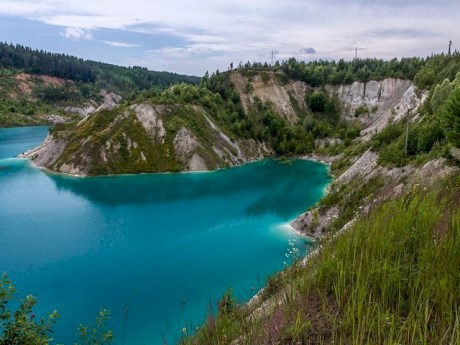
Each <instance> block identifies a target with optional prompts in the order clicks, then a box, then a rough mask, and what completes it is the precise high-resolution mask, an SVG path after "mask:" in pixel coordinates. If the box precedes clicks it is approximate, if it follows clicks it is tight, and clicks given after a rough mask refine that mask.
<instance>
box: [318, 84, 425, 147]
mask: <svg viewBox="0 0 460 345" xmlns="http://www.w3.org/2000/svg"><path fill="white" fill-rule="evenodd" d="M326 89H327V91H328V92H329V93H330V94H332V95H335V96H337V98H338V99H339V101H340V103H341V105H342V117H343V118H344V119H346V120H359V121H360V122H361V124H362V126H363V128H364V129H363V131H362V132H361V136H362V140H369V139H370V138H371V137H372V135H373V134H375V133H377V132H379V131H380V130H381V129H382V128H383V127H385V126H386V124H387V123H388V121H390V120H394V121H398V120H400V119H401V117H402V116H404V115H405V114H406V113H407V111H408V110H412V111H417V108H418V107H419V105H420V104H421V103H422V102H423V101H424V100H425V99H426V97H427V96H428V94H427V93H426V92H421V93H417V92H416V90H415V86H414V84H413V82H412V81H410V80H401V79H393V78H388V79H384V80H381V81H375V80H371V81H369V82H368V83H360V82H354V83H353V84H351V85H341V86H328V87H327V88H326ZM358 108H361V109H367V112H363V113H361V114H357V109H358Z"/></svg>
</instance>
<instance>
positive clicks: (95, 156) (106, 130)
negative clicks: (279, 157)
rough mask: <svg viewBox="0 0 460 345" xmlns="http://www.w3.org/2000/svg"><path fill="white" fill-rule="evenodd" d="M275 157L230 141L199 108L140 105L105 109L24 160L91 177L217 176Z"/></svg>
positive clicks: (248, 142) (255, 145) (250, 143)
mask: <svg viewBox="0 0 460 345" xmlns="http://www.w3.org/2000/svg"><path fill="white" fill-rule="evenodd" d="M184 114H186V115H184ZM271 154H272V152H271V150H270V149H269V148H267V147H266V146H265V145H264V144H263V143H260V142H257V141H255V140H252V139H239V138H230V133H229V134H226V132H225V130H224V129H223V128H220V127H219V126H218V125H217V124H216V123H215V122H214V121H213V119H212V116H211V115H210V114H209V113H207V111H206V110H205V109H204V108H201V107H199V106H195V105H193V106H192V105H164V104H156V105H152V104H149V103H139V104H133V105H131V106H124V107H116V108H113V109H112V110H109V109H101V110H99V111H97V112H96V113H94V114H92V115H89V116H87V117H85V118H84V119H82V120H81V121H80V122H79V123H78V124H77V125H76V126H74V127H69V128H67V129H65V128H64V129H62V130H55V131H53V133H52V134H51V135H50V136H49V137H48V138H47V139H46V141H45V142H44V143H43V144H42V145H41V146H39V147H38V148H35V149H33V150H30V151H28V152H26V153H24V154H23V157H29V158H30V159H31V160H32V161H33V162H34V164H35V165H37V166H39V167H43V168H46V169H49V170H52V171H56V172H61V173H67V174H72V175H81V176H87V175H107V174H121V173H140V172H163V171H204V170H213V169H217V168H222V167H228V166H233V165H237V164H242V163H245V162H249V161H253V160H257V159H260V158H262V157H266V156H268V155H271Z"/></svg>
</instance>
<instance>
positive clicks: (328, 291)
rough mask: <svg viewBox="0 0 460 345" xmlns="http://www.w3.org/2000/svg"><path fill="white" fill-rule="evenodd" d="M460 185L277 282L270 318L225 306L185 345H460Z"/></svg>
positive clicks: (425, 197)
mask: <svg viewBox="0 0 460 345" xmlns="http://www.w3.org/2000/svg"><path fill="white" fill-rule="evenodd" d="M459 287H460V177H458V176H455V177H450V178H448V179H446V180H443V181H441V182H438V183H437V184H436V185H435V186H434V187H428V188H427V187H422V186H415V187H413V188H412V189H411V190H410V191H409V192H407V193H406V194H405V195H404V196H401V197H399V198H397V199H395V200H390V201H385V202H381V203H379V204H376V205H374V206H373V207H372V210H371V211H370V213H369V214H368V215H366V216H362V217H361V218H360V219H359V220H358V221H357V222H356V223H355V225H354V226H353V227H352V228H351V229H350V230H349V231H348V232H347V233H345V234H343V235H342V236H339V237H337V238H336V239H334V240H332V241H330V242H329V243H328V244H327V245H325V246H324V248H323V250H322V252H321V254H320V255H318V256H316V257H314V258H312V259H311V260H309V261H308V262H307V264H306V265H304V266H302V265H300V264H299V263H297V264H295V265H294V266H293V267H292V268H291V269H290V270H289V271H287V272H284V273H282V274H280V275H278V276H276V277H274V278H272V279H270V280H269V284H268V285H267V288H266V291H265V293H266V295H269V296H271V297H272V302H271V303H270V304H269V306H268V307H267V308H265V312H263V313H252V310H248V308H247V307H238V306H237V305H236V304H235V302H234V301H233V300H232V298H231V297H230V296H228V295H226V296H224V298H223V299H222V301H221V303H220V304H219V308H218V310H219V311H218V313H217V315H209V317H208V319H207V321H206V323H205V325H203V326H202V327H201V328H199V329H198V330H197V332H196V334H195V335H193V336H186V335H184V337H183V339H182V342H181V343H182V344H460V290H459Z"/></svg>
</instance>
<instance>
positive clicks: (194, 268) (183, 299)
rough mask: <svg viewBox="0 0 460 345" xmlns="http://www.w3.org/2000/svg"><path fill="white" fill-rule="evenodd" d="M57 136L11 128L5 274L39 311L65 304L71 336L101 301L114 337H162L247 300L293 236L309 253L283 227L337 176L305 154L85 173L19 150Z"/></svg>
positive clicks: (3, 191) (4, 196)
mask: <svg viewBox="0 0 460 345" xmlns="http://www.w3.org/2000/svg"><path fill="white" fill-rule="evenodd" d="M46 133H47V128H46V127H29V128H12V129H0V271H4V272H7V273H8V275H9V276H10V277H11V279H12V280H13V282H14V284H15V285H16V287H17V289H18V291H19V293H18V297H24V296H25V295H26V294H28V293H32V294H34V295H35V296H37V297H38V300H39V305H38V309H37V312H38V314H39V315H45V313H46V312H49V311H52V310H53V309H58V311H59V313H60V314H61V318H60V319H59V321H58V323H57V324H56V327H55V329H56V334H55V339H56V341H57V342H64V343H66V344H71V343H72V340H75V337H76V333H77V332H76V330H77V327H78V325H79V324H80V323H88V322H91V321H92V320H93V319H94V317H95V315H96V313H97V311H98V310H99V309H100V308H107V309H109V310H110V311H111V312H112V319H111V321H110V327H111V329H112V330H113V331H114V333H115V336H116V340H115V341H114V344H126V345H134V344H136V345H138V344H161V343H162V340H163V339H167V340H168V343H173V342H174V341H175V340H178V339H179V337H180V333H181V330H182V328H183V327H187V329H193V328H194V327H195V325H197V324H199V323H200V322H202V321H203V320H204V319H205V317H206V314H207V310H208V308H209V305H210V304H211V305H213V306H214V305H215V303H216V301H217V300H218V298H219V297H220V296H221V295H222V294H223V292H225V290H226V289H228V288H232V289H233V292H234V295H235V296H236V297H237V299H239V300H242V301H245V300H248V299H249V298H250V297H251V296H253V295H254V294H255V293H256V292H257V290H258V289H259V288H260V287H261V285H262V284H263V282H264V280H265V279H266V277H267V276H268V275H269V274H272V273H274V272H276V271H277V270H280V269H281V268H282V267H283V263H284V262H285V261H286V257H285V254H286V251H287V249H288V247H289V245H288V240H289V239H292V238H298V239H299V241H297V243H301V246H302V250H306V249H307V245H308V244H307V243H306V242H305V239H302V238H299V237H298V236H297V235H296V234H294V233H293V232H291V231H290V230H289V229H287V228H286V227H285V226H284V225H285V224H286V223H287V222H288V221H289V220H292V219H293V218H294V217H295V216H296V215H297V214H298V213H300V212H302V211H304V210H305V209H306V208H307V207H308V206H310V205H312V204H313V203H315V202H316V201H317V200H318V199H319V198H320V197H321V195H322V193H323V190H324V188H325V186H326V185H327V183H329V181H330V179H329V177H328V174H327V168H326V167H325V166H324V165H320V164H316V163H313V162H308V161H301V160H296V161H293V162H292V164H283V163H280V162H278V161H274V160H264V161H260V162H256V163H252V164H248V165H244V166H241V167H237V168H232V169H226V170H220V171H216V172H210V173H188V174H151V175H137V176H117V177H92V178H74V177H69V176H62V175H57V174H49V173H45V172H43V171H41V170H39V169H35V168H33V167H31V165H30V163H29V162H28V161H27V160H24V159H17V158H11V157H13V156H14V155H16V154H18V153H20V152H23V151H25V150H27V149H29V148H31V147H33V146H35V145H37V144H38V143H40V142H41V141H42V140H43V139H44V137H45V136H46ZM124 310H128V314H127V318H124V317H123V315H124V313H123V311H124ZM125 316H126V314H125Z"/></svg>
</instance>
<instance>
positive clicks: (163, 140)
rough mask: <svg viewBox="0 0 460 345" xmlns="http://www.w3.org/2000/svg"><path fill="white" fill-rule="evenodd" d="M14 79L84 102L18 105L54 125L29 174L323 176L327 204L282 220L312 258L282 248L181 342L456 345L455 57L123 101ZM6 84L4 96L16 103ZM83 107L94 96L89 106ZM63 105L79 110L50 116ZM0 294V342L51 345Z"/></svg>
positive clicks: (244, 75) (191, 85) (253, 74)
mask: <svg viewBox="0 0 460 345" xmlns="http://www.w3.org/2000/svg"><path fill="white" fill-rule="evenodd" d="M8 47H10V49H13V48H12V47H11V46H8ZM19 51H21V50H19ZM25 51H27V49H25ZM37 54H38V53H37ZM56 58H57V57H56ZM65 58H66V59H71V60H72V59H74V58H70V57H65ZM69 61H70V60H69ZM72 61H74V60H72ZM75 61H80V60H75ZM80 62H81V61H80ZM69 63H70V62H69ZM81 63H82V66H84V63H83V62H81ZM4 66H5V65H4ZM94 66H99V65H98V64H97V63H95V65H94ZM94 66H93V67H94ZM93 67H91V68H93ZM99 67H101V66H99ZM24 68H25V67H24V65H23V66H22V67H20V66H16V67H15V66H11V65H10V66H6V67H4V68H3V69H2V70H1V71H2V72H1V73H3V74H5V75H7V77H6V78H5V79H0V80H1V81H2V82H4V81H8V80H13V79H14V80H18V78H19V79H20V78H24V77H22V76H23V75H27V78H32V79H33V80H35V81H34V83H35V82H36V83H37V85H38V86H37V90H40V89H43V88H44V89H47V88H51V89H52V90H58V89H59V87H61V86H57V85H56V86H51V85H49V83H52V82H51V81H50V80H55V79H49V78H62V79H58V80H65V81H64V83H67V84H66V85H67V86H65V87H66V89H65V90H72V89H73V88H74V89H75V90H77V91H75V92H77V93H78V92H80V93H79V95H80V96H81V97H83V98H82V99H81V100H83V102H81V103H80V105H75V104H72V105H71V103H65V102H64V103H60V101H59V102H55V101H54V99H53V98H52V97H47V96H46V95H45V96H43V98H38V96H34V97H35V98H33V99H32V98H31V99H30V100H29V101H27V102H31V103H27V102H26V103H24V104H40V107H50V108H47V109H48V110H50V112H48V113H47V114H51V110H53V111H54V110H56V111H59V112H62V113H57V114H56V115H59V114H62V115H60V116H61V117H62V121H59V123H58V124H56V125H55V126H53V127H52V128H51V129H50V134H49V136H48V138H47V139H46V140H45V142H44V143H43V144H42V145H41V146H39V147H37V148H35V149H33V150H31V151H29V152H26V153H25V154H24V156H25V157H29V158H30V159H31V160H32V161H33V162H34V164H35V165H37V166H39V167H44V168H46V169H49V170H52V171H55V172H60V173H68V174H75V175H82V176H93V175H109V174H122V173H150V172H166V171H198V170H200V171H201V170H213V169H217V168H222V167H229V166H234V165H238V164H242V163H245V162H249V161H252V160H257V159H261V158H264V157H308V158H311V159H316V160H321V161H324V162H327V163H328V164H330V171H331V174H332V175H333V176H334V181H333V182H332V184H331V185H330V186H329V188H328V192H327V193H326V195H324V196H323V198H322V199H321V200H320V201H319V202H318V203H317V204H316V205H315V206H313V207H312V208H310V209H308V210H305V213H303V214H301V215H299V216H298V217H297V218H296V219H295V220H293V222H292V223H291V225H292V227H293V228H295V229H296V230H297V231H299V232H302V233H303V234H305V235H307V236H309V237H311V238H312V239H314V240H315V243H316V246H315V249H314V250H312V251H311V252H310V253H309V254H308V256H307V257H305V255H304V254H306V253H300V252H299V251H298V250H297V249H296V248H291V250H289V251H288V253H287V257H288V259H287V260H288V261H289V262H288V265H286V266H287V268H286V269H285V270H284V271H282V272H280V273H278V274H276V275H275V276H272V277H269V278H268V279H267V282H266V285H265V287H264V288H263V289H262V290H261V291H260V292H259V293H258V294H257V295H256V296H255V297H254V298H253V299H252V300H251V301H250V302H248V303H245V302H246V301H236V300H235V299H234V297H233V296H232V294H231V290H229V291H228V292H227V293H225V294H224V295H223V297H222V299H221V301H220V302H219V304H218V306H217V308H216V311H213V308H210V311H209V316H208V318H207V320H206V321H205V322H204V323H203V324H202V325H189V324H186V325H184V332H183V334H182V339H181V341H180V342H181V344H196V345H202V344H232V345H237V344H414V345H415V344H460V293H459V287H460V177H459V172H460V169H459V166H460V54H459V53H458V52H454V53H453V54H448V55H444V54H441V55H433V56H431V57H429V58H426V59H422V58H406V59H401V60H398V59H393V60H390V61H383V60H377V59H355V60H353V61H343V60H340V61H338V62H331V61H314V62H299V61H296V60H295V59H290V60H287V61H284V62H281V63H278V62H277V63H276V64H275V65H273V66H269V65H267V64H260V63H253V64H251V63H247V64H245V65H243V64H240V65H239V66H238V67H237V68H236V69H229V70H228V71H225V72H219V71H217V72H215V73H213V74H212V75H208V73H207V74H206V75H205V76H204V77H203V78H201V79H200V81H199V82H197V80H195V79H192V80H190V79H187V78H188V77H184V78H185V79H180V80H175V81H178V82H177V83H175V82H174V83H173V85H165V84H161V85H160V84H158V85H157V84H156V83H155V82H151V83H147V84H145V85H144V84H142V85H144V86H139V88H136V89H134V92H127V91H128V90H129V89H130V87H127V88H126V89H123V88H116V87H114V88H110V87H108V86H107V87H102V85H101V84H98V80H103V79H98V78H102V75H105V74H104V73H102V72H101V71H99V72H97V71H98V69H97V68H96V74H95V77H94V78H95V79H94V80H91V81H89V84H88V83H87V82H88V81H87V80H74V81H71V80H72V79H70V77H68V76H67V77H64V76H62V75H59V76H56V75H54V74H51V75H48V76H47V75H46V74H44V73H48V72H49V71H42V70H40V71H35V72H34V71H33V70H25V69H24ZM110 68H113V69H116V68H117V67H114V66H111V67H110ZM122 71H124V72H123V73H127V74H126V75H125V77H126V78H128V79H129V75H130V73H133V69H122ZM56 73H57V72H56ZM98 73H102V74H98ZM120 73H121V72H120ZM142 73H150V72H142ZM110 75H111V72H108V70H107V74H106V77H105V78H107V79H104V80H110V78H109V76H110ZM115 75H118V76H120V74H119V72H116V73H115V74H114V78H115ZM18 76H20V77H18ZM98 76H99V77H98ZM66 78H68V79H66ZM180 78H182V77H180ZM122 79H123V80H125V78H122ZM47 80H48V81H47ZM131 80H132V82H133V83H134V84H136V83H137V81H136V80H137V79H135V78H134V79H131ZM125 81H126V80H125ZM47 83H48V84H47ZM81 83H83V84H81ZM128 84H129V83H128ZM128 84H126V85H128ZM166 84H167V83H166ZM5 85H6V84H2V88H1V89H0V92H2V93H4V94H7V93H8V92H10V90H19V89H17V86H11V85H12V84H11V85H10V84H8V85H9V86H5ZM84 85H89V86H90V90H89V94H88V95H90V96H88V97H89V98H86V97H85V96H84V95H83V92H84V91H82V90H84V89H85V88H84ZM107 85H110V83H109V84H107ZM78 90H79V91H78ZM123 90H124V91H123ZM37 92H38V91H37ZM66 92H67V91H66ZM85 92H86V91H85ZM23 95H24V93H23V92H22V93H21V92H19V91H18V95H17V100H16V101H17V102H19V103H20V102H21V101H20V99H21V97H23ZM94 95H99V96H94ZM80 96H78V97H80ZM93 96H94V97H95V98H94V99H97V97H102V99H100V104H98V107H97V108H98V109H96V105H93V103H91V102H93V98H92V97H93ZM76 97H77V96H76ZM78 97H77V98H78ZM10 98H11V97H10ZM10 98H5V96H3V98H1V99H2V101H3V102H10V100H9V99H10ZM87 99H89V100H90V101H88V102H86V100H87ZM16 101H14V102H16ZM11 102H13V101H11ZM34 102H38V103H34ZM66 102H67V101H66ZM69 102H70V101H69ZM94 102H96V101H94ZM19 103H18V104H19ZM14 104H16V103H14ZM82 104H83V108H82ZM85 104H86V105H85ZM90 105H91V106H92V107H93V108H94V109H93V108H92V111H89V112H85V111H84V109H86V108H84V107H85V106H86V107H89V106H90ZM65 107H74V108H78V109H80V110H82V111H80V112H79V111H75V112H74V113H73V115H71V116H70V115H69V116H67V117H65V116H64V115H65V114H67V113H65V114H64V112H66V111H68V110H65ZM2 109H3V108H2ZM67 109H69V108H67ZM40 114H41V113H40ZM15 116H16V113H11V112H10V113H8V112H4V110H1V112H0V119H12V118H13V117H14V118H15V119H19V117H15ZM22 116H32V117H35V116H36V114H32V115H27V114H21V118H22ZM37 122H40V121H37ZM305 178H308V176H306V177H305ZM288 192H289V191H286V193H288ZM255 245H257V244H255ZM210 259H212V258H210ZM0 284H1V285H0V316H1V317H0V332H1V331H3V335H2V334H1V333H0V344H10V343H11V344H13V343H14V344H21V340H23V339H29V340H28V341H29V342H28V343H30V344H49V343H51V340H50V338H51V333H50V330H51V328H52V327H51V326H52V325H51V324H50V325H49V327H48V326H47V325H48V323H44V324H42V326H40V324H38V321H34V320H32V319H31V318H30V315H32V313H33V312H32V307H33V304H34V303H31V302H30V303H29V304H27V305H25V306H24V304H25V303H26V302H27V301H25V302H24V303H23V306H22V307H21V308H22V309H21V308H20V310H19V311H18V312H17V315H18V318H17V319H15V317H14V315H16V314H14V313H13V312H11V311H9V309H8V308H7V307H9V306H7V305H6V303H5V302H8V301H9V300H11V299H12V298H13V296H12V293H13V292H14V289H13V291H10V288H9V287H10V286H11V283H10V281H9V280H8V279H7V278H6V277H5V278H3V280H2V281H0ZM69 298H71V296H69ZM243 302H244V303H243ZM2 310H3V311H2ZM102 316H103V319H104V320H105V317H106V316H107V314H104V315H102ZM102 316H101V317H102ZM50 320H51V321H53V322H54V318H52V319H50ZM43 325H44V326H43ZM101 325H102V322H101ZM22 329H26V330H27V336H28V337H29V338H21V337H26V335H25V333H24V332H21V330H22ZM89 329H90V328H89ZM191 330H193V331H191ZM9 331H11V332H10V333H8V332H9ZM97 332H99V333H98V334H99V335H100V336H101V337H104V336H105V337H106V338H104V339H102V338H101V339H96V338H95V339H96V341H98V342H95V343H109V342H110V340H111V339H112V337H113V336H114V337H115V338H116V337H117V334H114V335H113V334H112V333H111V332H108V331H107V330H105V329H99V330H97ZM95 334H96V333H95ZM13 336H14V337H16V338H12V337H13ZM9 337H10V338H9ZM11 339H15V341H16V342H11ZM18 339H19V340H18ZM30 339H32V340H33V341H32V340H30ZM22 343H24V342H22Z"/></svg>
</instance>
